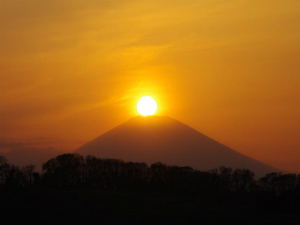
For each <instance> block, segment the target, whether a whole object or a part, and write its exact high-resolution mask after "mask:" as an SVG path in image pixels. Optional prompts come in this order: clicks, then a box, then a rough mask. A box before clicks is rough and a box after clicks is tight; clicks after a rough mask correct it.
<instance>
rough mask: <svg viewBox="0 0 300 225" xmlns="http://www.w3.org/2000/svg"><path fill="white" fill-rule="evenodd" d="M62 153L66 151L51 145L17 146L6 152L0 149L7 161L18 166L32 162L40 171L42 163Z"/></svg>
mask: <svg viewBox="0 0 300 225" xmlns="http://www.w3.org/2000/svg"><path fill="white" fill-rule="evenodd" d="M64 153H66V152H64V151H62V150H58V149H55V148H51V147H49V148H44V149H40V148H35V147H21V146H17V147H16V148H13V149H11V150H10V151H9V152H6V153H4V152H1V149H0V155H3V156H4V157H5V158H6V159H7V160H8V162H9V163H11V164H13V165H17V166H20V167H22V166H25V165H28V164H33V165H36V171H42V164H43V163H45V162H47V161H48V160H49V159H51V158H54V157H56V156H58V155H61V154H64Z"/></svg>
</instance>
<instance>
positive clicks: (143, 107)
mask: <svg viewBox="0 0 300 225" xmlns="http://www.w3.org/2000/svg"><path fill="white" fill-rule="evenodd" d="M156 110H157V104H156V101H155V100H154V99H153V98H152V97H150V96H144V97H141V98H140V100H139V101H138V103H137V111H138V112H139V114H141V115H142V116H151V115H153V114H154V113H155V112H156Z"/></svg>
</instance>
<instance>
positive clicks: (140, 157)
mask: <svg viewBox="0 0 300 225" xmlns="http://www.w3.org/2000/svg"><path fill="white" fill-rule="evenodd" d="M75 152H76V153H79V154H82V155H95V156H97V157H101V158H117V159H122V160H125V161H135V162H146V163H148V164H152V163H154V162H158V161H161V162H164V163H166V164H169V165H177V166H191V167H193V168H195V169H198V170H210V169H213V168H218V167H219V166H226V167H231V168H233V169H235V168H245V169H250V170H252V171H253V172H254V173H255V174H256V176H257V177H261V176H263V175H265V174H266V173H270V172H278V171H279V170H278V169H276V168H274V167H271V166H269V165H267V164H264V163H261V162H259V161H257V160H254V159H252V158H250V157H247V156H245V155H242V154H240V153H238V152H236V151H234V150H232V149H230V148H229V147H227V146H225V145H223V144H220V143H219V142H217V141H214V140H213V139H211V138H209V137H207V136H205V135H203V134H201V133H200V132H198V131H196V130H195V129H193V128H191V127H189V126H187V125H185V124H183V123H181V122H179V121H177V120H174V119H172V118H170V117H167V116H150V117H142V116H138V117H134V118H132V119H130V120H129V121H127V122H125V123H123V124H121V125H119V126H117V127H116V128H114V129H112V130H110V131H108V132H106V133H105V134H103V135H101V136H99V137H97V138H96V139H94V140H92V141H91V142H88V143H87V144H85V145H83V146H81V147H80V148H78V149H77V150H75Z"/></svg>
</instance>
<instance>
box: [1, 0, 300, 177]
mask: <svg viewBox="0 0 300 225" xmlns="http://www.w3.org/2000/svg"><path fill="white" fill-rule="evenodd" d="M299 62H300V1H299V0H287V1H283V0H231V1H228V0H210V1H207V0H185V1H182V0H160V1H150V0H145V1H143V0H118V1H117V0H106V1H104V0H78V1H73V0H64V1H61V0H51V1H40V0H13V1H12V0H0V79H1V82H0V142H2V143H12V142H23V143H31V144H32V143H33V144H35V145H38V146H43V147H47V146H52V147H56V148H63V149H67V150H73V149H75V148H77V147H79V146H80V145H82V144H84V143H85V142H87V141H89V140H91V139H93V138H95V137H97V136H99V135H100V134H102V133H104V132H106V131H107V130H109V129H111V128H113V127H115V126H116V125H118V124H120V123H122V122H125V121H126V120H128V119H130V118H131V117H132V116H136V115H137V111H136V103H137V101H138V99H139V98H140V97H141V96H143V95H151V96H153V97H154V98H155V99H156V100H157V103H158V107H159V109H158V112H157V115H168V116H170V117H173V118H175V119H177V120H179V121H181V122H183V123H186V124H187V125H190V126H191V127H193V128H195V129H197V130H198V131H200V132H201V133H204V134H206V135H208V136H209V137H211V138H213V139H215V140H217V141H219V142H221V143H223V144H225V145H227V146H229V147H231V148H233V149H235V150H237V151H239V152H241V153H243V154H246V155H247V156H250V157H253V158H255V159H258V160H261V161H263V162H266V163H269V164H270V165H273V166H276V167H279V168H282V169H285V170H290V171H295V172H300V138H299V137H300V116H299V115H300V104H299V103H300V63H299Z"/></svg>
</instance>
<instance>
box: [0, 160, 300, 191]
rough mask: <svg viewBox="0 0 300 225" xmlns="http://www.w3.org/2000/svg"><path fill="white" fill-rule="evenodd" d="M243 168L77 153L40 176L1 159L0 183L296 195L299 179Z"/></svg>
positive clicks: (48, 164)
mask: <svg viewBox="0 0 300 225" xmlns="http://www.w3.org/2000/svg"><path fill="white" fill-rule="evenodd" d="M254 175H255V174H254V173H253V172H252V171H250V170H247V169H235V170H233V169H231V168H228V167H224V166H221V167H219V168H218V169H213V170H210V171H199V170H194V169H193V168H191V167H178V166H168V165H165V164H163V163H160V162H157V163H154V164H152V165H151V166H150V167H149V166H148V165H147V164H146V163H139V162H124V161H122V160H118V159H101V158H96V157H94V156H87V157H85V158H84V157H83V156H81V155H79V154H63V155H59V156H57V157H56V158H52V159H50V160H48V161H47V162H45V163H44V164H43V172H42V173H37V172H35V166H34V165H27V166H24V167H22V168H19V167H17V166H14V165H11V164H9V163H8V162H7V161H6V159H5V158H4V157H3V156H1V157H0V183H1V185H5V186H9V187H12V186H14V187H24V186H29V185H39V186H45V187H58V188H92V189H94V188H97V189H124V190H154V191H167V192H175V193H186V194H188V193H191V194H197V193H200V194H201V193H202V194H214V195H224V194H228V193H235V194H253V193H255V194H258V193H260V194H265V195H270V196H279V195H282V194H284V193H289V192H293V191H299V190H300V174H298V175H297V174H282V173H270V174H266V176H264V177H262V178H260V179H259V180H255V179H254Z"/></svg>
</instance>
